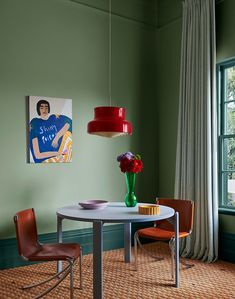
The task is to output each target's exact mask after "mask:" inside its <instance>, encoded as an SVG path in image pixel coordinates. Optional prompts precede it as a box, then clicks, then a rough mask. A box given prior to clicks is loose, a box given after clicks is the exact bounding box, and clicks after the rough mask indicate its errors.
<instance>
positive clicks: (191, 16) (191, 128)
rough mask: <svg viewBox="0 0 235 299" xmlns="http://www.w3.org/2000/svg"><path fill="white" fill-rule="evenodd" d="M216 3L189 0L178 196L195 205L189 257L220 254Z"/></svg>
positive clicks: (185, 246) (185, 247)
mask: <svg viewBox="0 0 235 299" xmlns="http://www.w3.org/2000/svg"><path fill="white" fill-rule="evenodd" d="M215 54H216V46H215V2H214V0H185V1H184V2H183V25H182V45H181V74H180V76H181V77H180V99H179V118H178V137H177V138H178V139H177V156H176V175H175V198H182V199H190V200H193V201H194V203H195V215H194V228H193V232H192V234H191V236H190V237H188V238H187V240H185V241H183V242H182V243H181V254H182V255H183V256H185V257H191V258H195V259H203V260H204V261H207V262H212V261H214V260H216V259H217V257H218V192H217V189H218V183H217V175H218V172H217V124H216V114H217V113H216V110H217V109H216V107H217V104H216V93H215V63H216V57H215Z"/></svg>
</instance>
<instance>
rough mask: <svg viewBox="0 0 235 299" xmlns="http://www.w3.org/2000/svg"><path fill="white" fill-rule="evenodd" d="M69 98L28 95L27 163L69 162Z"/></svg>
mask: <svg viewBox="0 0 235 299" xmlns="http://www.w3.org/2000/svg"><path fill="white" fill-rule="evenodd" d="M72 143H73V142H72V100H71V99H61V98H48V97H38V96H29V160H30V163H69V162H72Z"/></svg>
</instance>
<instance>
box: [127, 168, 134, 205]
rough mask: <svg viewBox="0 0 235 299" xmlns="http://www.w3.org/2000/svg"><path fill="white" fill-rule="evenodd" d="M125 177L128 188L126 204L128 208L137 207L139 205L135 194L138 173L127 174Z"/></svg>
mask: <svg viewBox="0 0 235 299" xmlns="http://www.w3.org/2000/svg"><path fill="white" fill-rule="evenodd" d="M125 177H126V188H127V193H126V196H125V204H126V206H127V207H135V206H136V204H137V199H136V196H135V192H134V190H135V180H136V173H134V172H126V173H125Z"/></svg>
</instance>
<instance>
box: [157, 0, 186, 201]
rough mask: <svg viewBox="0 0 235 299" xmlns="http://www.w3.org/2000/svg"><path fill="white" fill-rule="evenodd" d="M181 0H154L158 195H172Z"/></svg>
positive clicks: (176, 120)
mask: <svg viewBox="0 0 235 299" xmlns="http://www.w3.org/2000/svg"><path fill="white" fill-rule="evenodd" d="M181 9H182V8H181V1H175V0H160V1H158V16H159V17H158V30H157V32H158V39H157V46H158V47H157V51H158V53H157V54H158V55H157V111H158V112H157V115H158V120H157V149H158V163H157V164H158V167H157V169H158V191H157V195H158V196H164V197H173V196H174V183H175V157H176V138H177V123H178V103H179V76H180V51H181V23H182V18H181V13H182V12H181Z"/></svg>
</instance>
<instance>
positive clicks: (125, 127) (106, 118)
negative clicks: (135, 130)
mask: <svg viewBox="0 0 235 299" xmlns="http://www.w3.org/2000/svg"><path fill="white" fill-rule="evenodd" d="M94 114H95V115H94V120H92V121H90V122H89V123H88V125H87V132H88V133H89V134H94V135H99V136H102V137H118V136H124V135H130V134H131V133H132V125H131V123H129V122H128V121H126V120H125V116H126V109H125V108H121V107H109V106H105V107H95V109H94Z"/></svg>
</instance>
